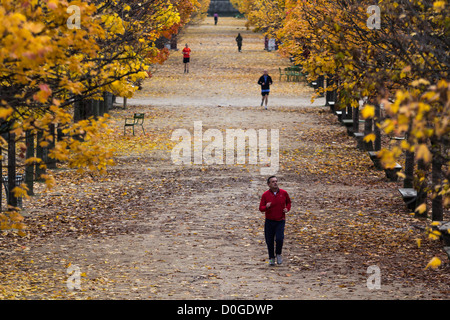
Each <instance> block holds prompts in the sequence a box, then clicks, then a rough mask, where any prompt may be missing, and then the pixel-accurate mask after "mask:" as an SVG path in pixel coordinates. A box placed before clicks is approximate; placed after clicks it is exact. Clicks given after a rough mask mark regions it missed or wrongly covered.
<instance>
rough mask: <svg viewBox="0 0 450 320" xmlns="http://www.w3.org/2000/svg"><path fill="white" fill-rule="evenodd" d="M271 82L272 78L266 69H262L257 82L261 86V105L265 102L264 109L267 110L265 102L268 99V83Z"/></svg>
mask: <svg viewBox="0 0 450 320" xmlns="http://www.w3.org/2000/svg"><path fill="white" fill-rule="evenodd" d="M272 83H273V82H272V78H271V77H270V76H269V74H268V73H267V70H264V74H263V75H262V76H261V77H260V78H259V80H258V84H259V85H260V86H261V95H262V101H261V107H262V106H263V104H264V102H265V104H266V110H267V102H268V100H269V92H270V85H271V84H272Z"/></svg>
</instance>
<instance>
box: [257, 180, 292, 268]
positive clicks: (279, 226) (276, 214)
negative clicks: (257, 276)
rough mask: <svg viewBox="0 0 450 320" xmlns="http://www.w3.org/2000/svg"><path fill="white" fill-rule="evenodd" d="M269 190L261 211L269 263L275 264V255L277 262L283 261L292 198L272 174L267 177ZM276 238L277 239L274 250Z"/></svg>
mask: <svg viewBox="0 0 450 320" xmlns="http://www.w3.org/2000/svg"><path fill="white" fill-rule="evenodd" d="M267 185H268V186H269V190H267V191H266V192H264V193H263V195H262V197H261V202H260V204H259V211H261V212H264V213H265V217H266V220H265V223H264V235H265V239H266V244H267V250H268V253H269V265H270V266H274V265H275V255H276V258H277V263H278V264H281V263H282V262H283V259H282V256H281V252H282V249H283V241H284V226H285V222H286V213H287V212H289V211H290V210H291V199H290V198H289V195H288V193H287V192H286V191H285V190H283V189H280V188H278V180H277V177H275V176H271V177H269V178H268V179H267ZM274 240H275V241H276V246H275V251H274V245H275V244H274Z"/></svg>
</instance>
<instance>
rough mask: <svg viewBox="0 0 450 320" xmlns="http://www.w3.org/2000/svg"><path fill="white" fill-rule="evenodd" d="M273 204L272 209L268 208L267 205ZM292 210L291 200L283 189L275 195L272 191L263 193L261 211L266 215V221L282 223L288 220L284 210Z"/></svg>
mask: <svg viewBox="0 0 450 320" xmlns="http://www.w3.org/2000/svg"><path fill="white" fill-rule="evenodd" d="M268 202H271V204H270V208H268V209H267V208H266V204H267V203H268ZM284 208H286V209H287V211H290V210H291V199H290V198H289V195H288V193H287V192H286V191H285V190H283V189H278V192H277V194H276V195H275V194H274V193H273V192H272V191H271V190H270V189H269V190H267V191H266V192H264V193H263V195H262V197H261V203H260V204H259V211H261V212H265V213H266V219H269V220H275V221H281V220H285V219H286V215H285V213H284V212H283V209H284Z"/></svg>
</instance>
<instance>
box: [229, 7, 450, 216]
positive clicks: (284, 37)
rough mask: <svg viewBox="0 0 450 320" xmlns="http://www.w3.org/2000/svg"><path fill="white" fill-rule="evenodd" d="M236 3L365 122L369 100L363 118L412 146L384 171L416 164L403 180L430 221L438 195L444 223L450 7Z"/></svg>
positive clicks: (394, 149)
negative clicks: (429, 210) (429, 201)
mask: <svg viewBox="0 0 450 320" xmlns="http://www.w3.org/2000/svg"><path fill="white" fill-rule="evenodd" d="M232 2H233V4H234V5H235V6H236V7H237V8H239V10H241V12H243V13H244V14H245V15H246V16H247V17H248V19H249V23H250V24H251V25H253V26H254V27H255V29H256V30H259V31H262V32H264V33H265V34H266V35H268V36H271V37H276V38H277V39H278V40H279V41H280V42H281V43H282V46H281V51H282V52H283V53H285V54H286V55H288V56H290V57H292V58H293V59H294V60H295V63H296V64H298V65H301V66H302V67H303V69H304V71H305V72H306V73H307V74H308V76H309V78H310V80H311V79H316V78H317V77H319V76H325V77H327V78H328V79H330V80H332V81H330V82H329V83H333V85H332V86H329V87H328V88H327V90H337V92H338V105H339V106H340V107H341V108H345V107H348V106H351V107H353V112H356V113H357V116H358V115H359V101H361V100H362V99H364V101H366V104H365V106H364V109H363V110H361V116H362V117H363V118H365V119H367V120H373V121H374V122H375V123H376V126H377V128H380V129H381V130H382V131H383V132H384V133H386V134H389V135H395V136H403V137H405V140H401V141H400V142H396V144H393V145H390V146H389V147H387V148H383V149H382V150H381V151H380V152H379V153H378V155H379V156H380V157H381V162H382V164H383V166H384V167H385V168H390V167H393V166H395V163H396V162H397V161H398V160H399V157H402V156H404V155H405V154H406V157H407V159H408V160H409V162H408V163H410V161H411V159H412V161H413V166H412V167H411V166H408V170H406V172H404V173H400V175H401V176H402V177H404V178H405V183H406V185H407V186H409V185H410V187H414V188H415V189H416V190H418V199H419V201H420V203H419V204H418V206H417V209H416V213H417V214H421V215H426V212H427V207H426V196H427V195H430V197H431V199H432V219H433V220H435V221H442V220H443V212H444V211H443V208H449V207H450V183H449V180H450V169H449V165H450V154H449V148H450V123H449V122H450V101H449V100H450V81H449V63H450V46H449V44H450V9H449V6H448V1H432V0H428V1H427V0H397V1H380V3H379V4H378V5H375V6H374V5H373V1H364V0H363V1H354V0H298V1H297V0H256V1H250V0H232ZM380 107H381V109H382V110H383V112H381V113H379V112H377V111H378V110H380ZM380 115H384V117H382V116H380ZM365 139H366V141H373V140H374V139H375V135H374V134H369V135H367V136H366V137H365ZM414 160H415V161H414ZM414 162H415V166H414Z"/></svg>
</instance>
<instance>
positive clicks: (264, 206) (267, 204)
mask: <svg viewBox="0 0 450 320" xmlns="http://www.w3.org/2000/svg"><path fill="white" fill-rule="evenodd" d="M271 204H272V203H271V202H267V200H266V198H265V197H264V195H263V196H262V197H261V202H260V203H259V211H261V212H266V211H267V210H268V209H269V208H270V205H271Z"/></svg>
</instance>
